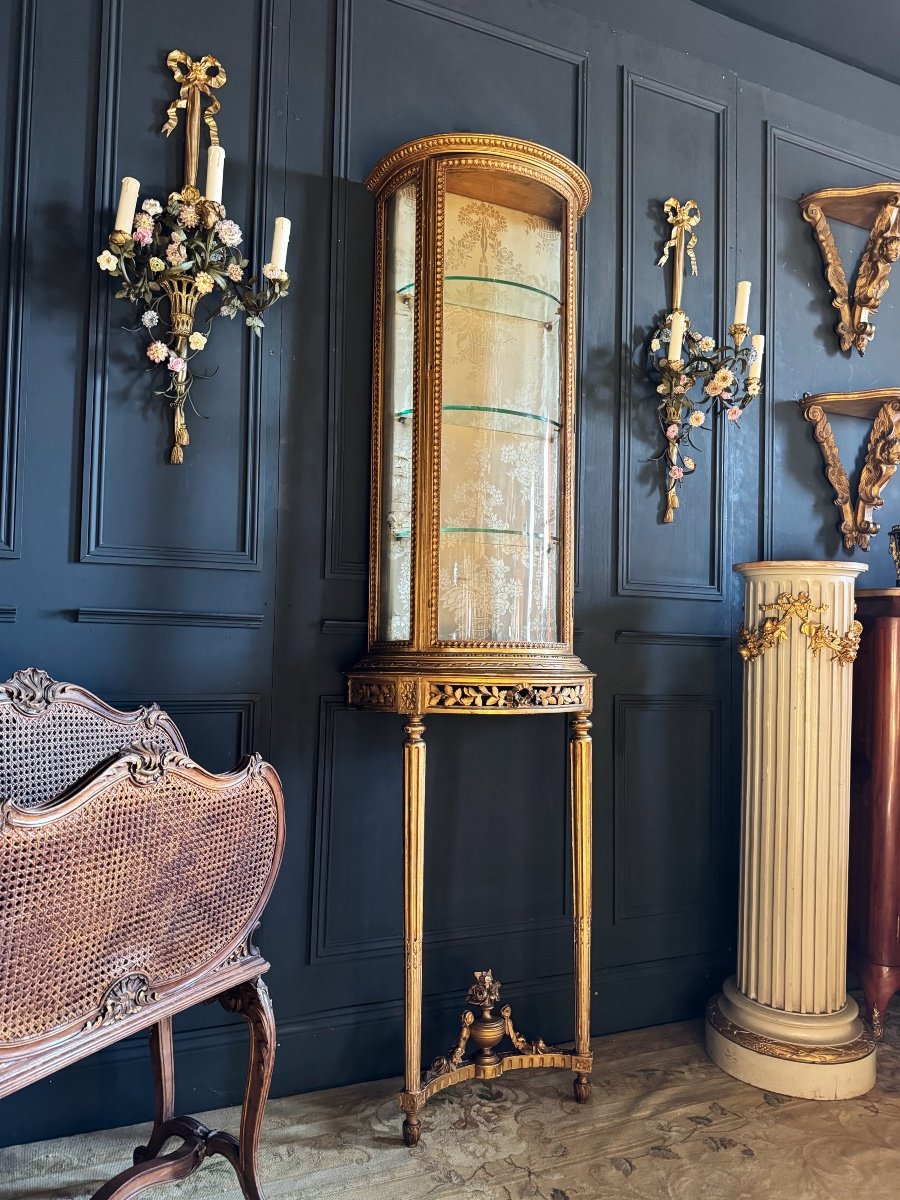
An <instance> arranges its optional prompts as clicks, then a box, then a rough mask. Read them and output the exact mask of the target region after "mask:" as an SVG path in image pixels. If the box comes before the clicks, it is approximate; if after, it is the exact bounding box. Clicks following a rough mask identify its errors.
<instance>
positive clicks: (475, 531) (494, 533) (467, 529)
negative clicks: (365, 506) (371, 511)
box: [391, 525, 559, 544]
mask: <svg viewBox="0 0 900 1200" xmlns="http://www.w3.org/2000/svg"><path fill="white" fill-rule="evenodd" d="M391 532H392V534H393V536H394V537H395V538H408V537H409V535H410V531H409V530H408V529H394V530H392V531H391ZM440 533H441V537H444V536H445V535H447V534H463V535H464V536H466V537H473V536H474V537H483V538H496V539H498V540H499V541H502V539H503V538H508V537H518V538H526V539H527V540H528V541H534V542H543V541H549V542H550V543H551V544H552V543H555V542H558V541H559V538H558V537H557V536H556V534H555V533H551V534H549V535H548V534H546V533H539V532H538V531H537V530H534V529H484V528H479V527H478V526H466V525H448V526H447V527H446V528H442V529H441V531H440Z"/></svg>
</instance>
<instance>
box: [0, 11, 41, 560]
mask: <svg viewBox="0 0 900 1200" xmlns="http://www.w3.org/2000/svg"><path fill="white" fill-rule="evenodd" d="M35 6H36V0H23V3H22V4H21V5H20V15H19V22H20V23H19V41H18V47H17V52H16V64H17V65H16V70H17V75H16V78H17V80H18V85H17V88H16V92H15V101H14V104H13V107H12V114H13V119H12V122H11V123H10V127H9V134H10V137H9V144H10V145H11V146H12V154H11V171H10V178H9V179H8V180H4V193H5V196H6V208H5V217H6V219H5V221H4V238H5V240H6V242H7V243H8V245H9V255H10V258H9V279H8V284H7V289H6V313H5V320H4V325H3V329H2V331H0V340H2V346H3V353H2V366H0V370H2V373H3V394H2V396H0V558H18V557H19V553H20V551H19V544H18V532H19V530H18V524H19V521H18V518H19V498H20V487H19V481H20V474H21V465H22V440H23V439H22V430H23V425H24V420H25V410H24V404H23V389H24V380H25V372H24V363H23V351H24V331H25V311H26V305H27V302H26V275H25V272H26V263H27V248H28V213H29V211H30V204H29V200H30V196H29V192H30V188H29V183H30V175H29V159H30V154H31V117H32V107H33V90H34V52H35V27H36V16H35ZM10 57H12V56H10Z"/></svg>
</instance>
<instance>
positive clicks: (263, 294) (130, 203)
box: [97, 50, 291, 463]
mask: <svg viewBox="0 0 900 1200" xmlns="http://www.w3.org/2000/svg"><path fill="white" fill-rule="evenodd" d="M166 64H167V66H168V67H169V69H170V70H171V71H172V73H173V74H174V76H175V81H176V83H177V84H178V87H179V93H178V96H177V97H176V99H174V100H173V101H172V103H171V104H170V105H169V108H168V112H167V120H166V123H165V124H164V125H163V127H162V132H163V133H165V135H166V136H167V137H168V136H169V134H170V133H172V131H173V130H174V129H175V127H176V125H177V124H178V110H179V109H182V108H183V109H185V110H186V111H185V141H184V184H183V186H182V188H181V191H178V192H171V193H170V195H169V196H168V199H167V200H166V202H165V203H164V204H163V203H161V202H160V201H159V200H155V199H153V198H148V199H145V200H144V202H143V203H142V205H141V209H140V212H137V204H138V196H139V193H140V186H141V185H140V183H139V182H138V180H137V179H132V178H131V177H126V178H125V179H123V180H122V191H121V194H120V197H119V207H118V211H117V213H116V221H115V229H114V231H113V232H112V233H111V234H110V235H109V249H108V250H104V251H103V253H102V254H100V255H98V257H97V262H98V264H99V266H100V268H101V269H102V270H104V271H108V272H109V274H110V275H113V276H115V277H116V278H117V279H118V280H120V281H121V284H120V288H119V290H118V291H117V292H116V299H118V300H130V301H131V303H132V304H134V305H135V307H136V308H138V309H140V308H143V310H144V311H143V313H142V314H141V319H140V324H139V326H138V327H137V331H138V332H140V333H142V334H144V335H146V336H147V337H148V338H149V345H148V346H147V349H146V354H147V357H148V358H149V360H150V362H151V363H152V364H153V365H154V366H155V367H157V368H158V369H160V370H162V371H163V372H164V380H165V383H164V386H163V387H162V388H161V389H159V390H158V391H157V392H156V395H157V396H161V397H162V398H163V399H164V400H166V401H167V402H168V404H169V405H170V407H171V408H172V410H173V437H174V445H173V447H172V451H171V454H170V462H172V463H180V462H182V461H183V460H184V447H185V446H187V445H189V444H190V436H189V434H188V429H187V423H186V421H185V405H186V404H187V403H190V393H191V387H192V386H193V383H194V380H195V378H203V377H202V376H197V375H195V373H194V371H193V370H192V369H191V367H190V365H189V364H190V362H191V360H192V359H193V357H194V356H195V355H196V354H198V353H199V352H200V351H201V350H203V348H204V347H205V346H206V342H207V338H208V337H209V333H210V329H211V327H212V324H213V321H214V320H215V318H216V317H217V316H220V317H231V318H233V317H234V316H236V314H237V313H238V312H243V313H244V314H245V322H246V324H247V325H248V326H249V327H250V328H251V329H252V330H253V332H254V333H255V334H256V335H257V336H259V335H260V331H261V330H262V328H263V320H262V314H263V313H264V312H265V310H266V309H267V308H269V307H270V305H272V304H274V303H275V302H276V301H277V300H280V299H281V298H282V297H283V296H286V295H287V292H288V285H289V283H290V280H289V278H288V274H287V271H286V270H285V263H286V259H287V247H288V239H289V237H290V228H291V223H290V221H289V220H287V218H286V217H278V218H277V219H276V221H275V231H274V236H273V240H272V251H271V254H270V255H269V262H267V263H266V264H265V266H264V267H263V269H262V276H263V279H262V281H258V280H257V279H256V278H255V277H251V278H249V279H247V278H245V274H246V270H247V267H248V265H249V264H248V260H247V259H246V258H245V257H244V255H243V252H242V251H241V249H240V246H241V242H242V241H243V234H242V233H241V229H240V227H239V226H238V225H237V224H236V223H235V222H234V221H233V220H230V219H229V218H228V215H227V213H226V211H225V206H224V205H223V204H222V177H223V170H224V165H225V151H224V150H223V149H222V147H221V146H220V145H219V131H218V127H217V125H216V121H215V115H216V113H217V112H218V111H219V109H220V107H221V105H220V103H219V100H218V98H217V97H216V96H215V95H213V91H214V90H217V89H218V88H220V87H221V86H222V85H223V84H224V83H225V80H226V76H225V72H224V70H223V69H222V64H221V63H220V62H219V61H218V59H216V58H213V57H212V55H204V57H203V58H201V59H199V60H198V61H194V60H192V59H191V58H190V57H189V56H188V55H187V54H185V53H184V51H182V50H173V51H172V52H171V53H170V54H169V56H168V57H167V59H166ZM203 97H207V98H208V103H207V104H206V107H205V108H204V109H203V111H202V113H201V107H202V103H203V100H202V98H203ZM201 115H202V118H203V122H204V123H205V124H206V126H207V129H208V130H209V149H208V154H207V170H206V183H205V187H204V190H203V192H200V190H199V189H198V187H197V170H198V165H199V157H200V132H201ZM220 292H221V293H222V296H221V299H220V301H219V300H217V301H216V304H217V307H212V305H211V304H209V303H208V304H207V307H206V308H203V307H202V303H203V301H204V300H205V299H206V297H209V300H210V301H213V300H214V298H215V297H216V296H217V294H218V293H220ZM164 302H165V303H164ZM198 325H200V326H201V328H197V326H198ZM151 369H152V368H151Z"/></svg>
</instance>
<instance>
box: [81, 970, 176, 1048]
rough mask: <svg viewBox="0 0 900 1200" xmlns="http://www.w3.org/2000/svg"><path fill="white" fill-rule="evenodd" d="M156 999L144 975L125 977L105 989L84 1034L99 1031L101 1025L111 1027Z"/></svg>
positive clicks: (136, 974)
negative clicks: (98, 1007) (95, 1012)
mask: <svg viewBox="0 0 900 1200" xmlns="http://www.w3.org/2000/svg"><path fill="white" fill-rule="evenodd" d="M158 999H159V996H158V994H157V993H156V992H153V991H151V989H150V980H149V979H148V978H147V976H146V975H142V974H141V973H140V972H139V971H135V972H133V973H132V974H131V975H125V976H124V977H123V978H122V979H117V980H116V982H115V983H114V984H112V986H111V987H109V988H108V989H107V991H106V992H105V994H104V996H103V999H102V1000H101V1002H100V1009H99V1012H98V1014H97V1016H96V1017H94V1019H93V1020H92V1021H88V1022H87V1024H86V1025H85V1027H84V1032H85V1033H88V1032H90V1030H92V1029H99V1028H101V1026H103V1025H111V1024H112V1023H113V1022H115V1021H121V1020H123V1019H124V1018H125V1017H130V1016H131V1014H132V1013H134V1012H137V1011H138V1009H139V1008H145V1007H146V1006H147V1005H148V1004H152V1003H153V1001H154V1000H158Z"/></svg>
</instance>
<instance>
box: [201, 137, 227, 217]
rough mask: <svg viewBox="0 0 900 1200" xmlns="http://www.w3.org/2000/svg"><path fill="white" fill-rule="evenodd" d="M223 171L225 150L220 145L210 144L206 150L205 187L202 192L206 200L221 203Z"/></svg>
mask: <svg viewBox="0 0 900 1200" xmlns="http://www.w3.org/2000/svg"><path fill="white" fill-rule="evenodd" d="M224 173H225V151H224V150H223V149H222V147H221V146H210V148H209V149H208V150H207V152H206V187H205V188H204V191H203V194H204V196H205V197H206V199H207V200H212V201H213V202H214V203H216V204H221V203H222V176H223V174H224Z"/></svg>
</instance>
